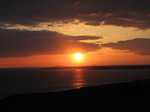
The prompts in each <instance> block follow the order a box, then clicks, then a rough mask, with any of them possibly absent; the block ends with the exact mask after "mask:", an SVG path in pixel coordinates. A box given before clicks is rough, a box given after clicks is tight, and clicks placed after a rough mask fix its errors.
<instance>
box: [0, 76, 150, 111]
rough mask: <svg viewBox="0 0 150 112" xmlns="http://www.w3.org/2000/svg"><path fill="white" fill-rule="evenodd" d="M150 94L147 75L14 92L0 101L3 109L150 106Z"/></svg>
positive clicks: (127, 107)
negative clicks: (76, 86)
mask: <svg viewBox="0 0 150 112" xmlns="http://www.w3.org/2000/svg"><path fill="white" fill-rule="evenodd" d="M149 94H150V79H146V80H135V81H132V82H123V83H113V84H107V85H102V86H89V87H83V88H80V89H72V90H66V91H59V92H47V93H33V94H22V95H14V96H10V97H8V98H4V99H2V100H0V105H1V107H2V108H1V109H4V110H18V109H19V110H26V109H34V110H36V109H37V110H38V109H41V110H43V109H48V110H56V111H58V110H59V109H60V108H61V109H62V110H64V111H65V110H66V109H73V111H74V110H76V109H80V110H90V109H92V110H93V109H94V110H95V109H98V110H105V109H111V108H113V109H118V108H125V109H127V110H130V109H134V110H136V109H137V110H139V109H142V110H145V109H146V110H150V109H149V105H150V95H149ZM116 106H117V107H116ZM108 107H110V108H108ZM76 111H77V110H76Z"/></svg>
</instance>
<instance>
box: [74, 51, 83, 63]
mask: <svg viewBox="0 0 150 112" xmlns="http://www.w3.org/2000/svg"><path fill="white" fill-rule="evenodd" d="M74 58H75V60H77V61H80V60H82V59H83V55H82V54H81V53H77V54H74Z"/></svg>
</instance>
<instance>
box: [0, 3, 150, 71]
mask: <svg viewBox="0 0 150 112" xmlns="http://www.w3.org/2000/svg"><path fill="white" fill-rule="evenodd" d="M149 6H150V1H149V0H1V1H0V68H7V67H45V66H46V67H47V66H78V65H81V66H82V65H86V66H92V65H150V7H149ZM75 53H82V54H83V60H81V61H77V60H75V59H74V57H73V55H74V54H75Z"/></svg>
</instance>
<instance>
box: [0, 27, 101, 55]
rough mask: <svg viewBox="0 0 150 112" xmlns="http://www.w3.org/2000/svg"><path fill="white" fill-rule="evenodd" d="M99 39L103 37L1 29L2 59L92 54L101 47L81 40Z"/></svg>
mask: <svg viewBox="0 0 150 112" xmlns="http://www.w3.org/2000/svg"><path fill="white" fill-rule="evenodd" d="M97 39H101V37H96V36H69V35H63V34H60V33H57V32H52V31H28V30H23V31H21V30H4V29H0V57H20V56H32V55H44V54H65V53H74V52H77V51H81V52H92V51H95V50H98V49H100V46H99V45H98V44H94V43H83V42H80V40H97Z"/></svg>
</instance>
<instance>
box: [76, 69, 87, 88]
mask: <svg viewBox="0 0 150 112" xmlns="http://www.w3.org/2000/svg"><path fill="white" fill-rule="evenodd" d="M84 86H85V80H84V77H83V72H82V69H76V70H75V76H74V81H73V87H74V88H76V89H79V88H81V87H84Z"/></svg>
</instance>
